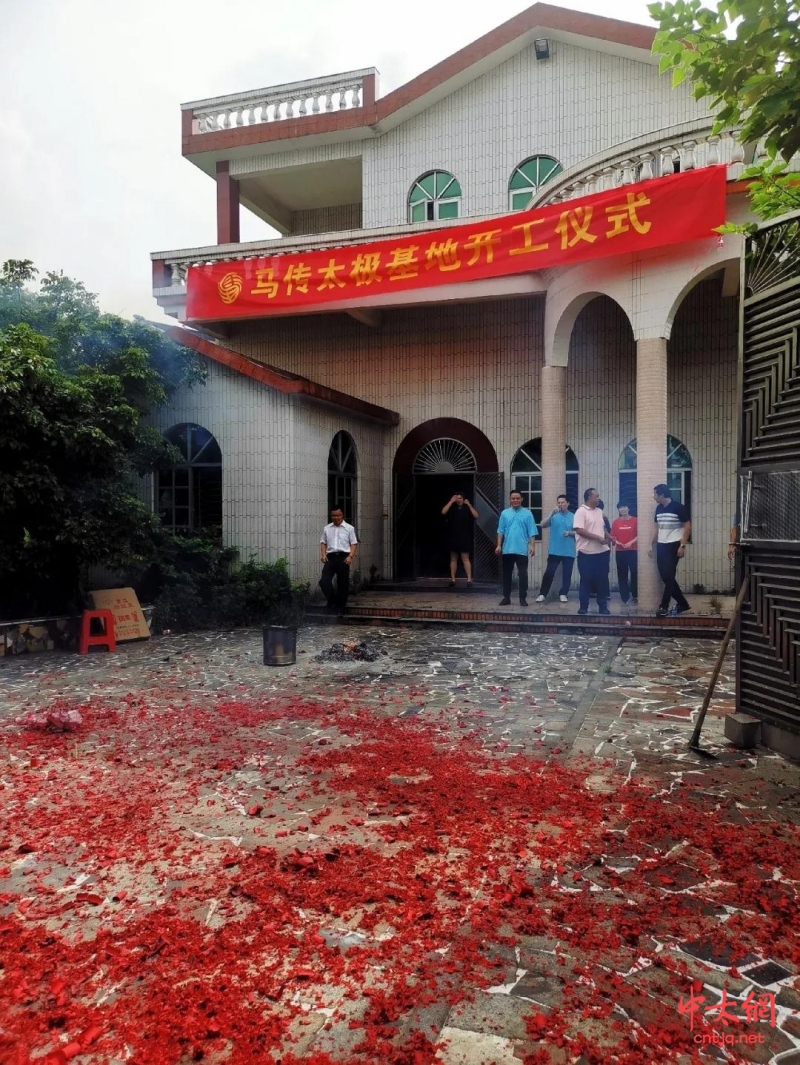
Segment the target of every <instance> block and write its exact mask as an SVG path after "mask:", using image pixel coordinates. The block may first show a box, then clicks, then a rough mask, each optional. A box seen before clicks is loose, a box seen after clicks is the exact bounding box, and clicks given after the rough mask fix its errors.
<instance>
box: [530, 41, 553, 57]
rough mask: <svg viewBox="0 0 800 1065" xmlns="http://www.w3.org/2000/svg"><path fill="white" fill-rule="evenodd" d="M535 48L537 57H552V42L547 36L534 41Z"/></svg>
mask: <svg viewBox="0 0 800 1065" xmlns="http://www.w3.org/2000/svg"><path fill="white" fill-rule="evenodd" d="M533 50H534V52H535V53H536V58H537V59H549V58H550V42H549V41H548V39H547V38H546V37H541V38H540V39H539V40H538V41H534V42H533Z"/></svg>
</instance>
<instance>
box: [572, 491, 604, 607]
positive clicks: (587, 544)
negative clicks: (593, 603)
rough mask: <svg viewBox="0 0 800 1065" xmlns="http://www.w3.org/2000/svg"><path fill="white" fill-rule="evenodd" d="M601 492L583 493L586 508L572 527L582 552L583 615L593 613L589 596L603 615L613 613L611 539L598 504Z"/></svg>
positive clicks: (580, 552)
mask: <svg viewBox="0 0 800 1065" xmlns="http://www.w3.org/2000/svg"><path fill="white" fill-rule="evenodd" d="M599 502H600V493H599V492H598V491H597V489H596V488H587V489H586V491H585V492H584V493H583V506H582V507H578V512H577V513H576V515H575V520H574V521H573V524H572V529H573V532H574V533H575V545H576V547H577V549H578V573H579V574H580V577H581V581H580V588H579V591H578V599H579V600H580V609H579V610H578V613H579V614H588V613H589V596H590V595H593V594H594V595H596V596H597V606H598V609H599V611H600V613H601V614H610V613H611V611H610V610H609V609H608V597H609V594H610V593H609V589H608V566H609V562H610V559H611V537H610V536H609V535H608V532H607V531H606V526H605V522H604V521H603V512H602V510H600V509H599V507H598V506H597V504H598V503H599Z"/></svg>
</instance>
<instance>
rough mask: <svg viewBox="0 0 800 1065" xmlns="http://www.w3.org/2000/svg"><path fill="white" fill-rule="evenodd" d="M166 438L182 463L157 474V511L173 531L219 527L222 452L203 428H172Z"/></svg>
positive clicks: (185, 426) (184, 425) (189, 426)
mask: <svg viewBox="0 0 800 1065" xmlns="http://www.w3.org/2000/svg"><path fill="white" fill-rule="evenodd" d="M164 436H165V438H166V439H167V440H168V441H169V443H170V444H172V445H173V447H176V448H177V449H178V451H180V453H181V458H182V461H181V462H180V463H178V464H177V465H176V466H172V467H170V468H169V469H163V470H158V471H157V472H156V507H157V509H158V514H159V517H160V518H161V521H162V522H163V524H164V525H166V526H167V528H170V529H172V530H173V531H184V530H188V529H206V530H213V529H219V530H220V531H221V527H222V452H221V451H220V448H219V444H218V443H217V441H216V440H215V439H214V437H213V436H212V435H211V433H210V432H209V431H208V429H204V428H203V427H202V425H195V424H194V423H193V422H186V423H185V424H183V425H174V426H173V427H172V428H171V429H169V430H168V431H167V432H166V433H164Z"/></svg>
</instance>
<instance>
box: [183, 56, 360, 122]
mask: <svg viewBox="0 0 800 1065" xmlns="http://www.w3.org/2000/svg"><path fill="white" fill-rule="evenodd" d="M376 75H377V71H376V70H375V68H374V67H368V68H366V69H364V70H350V71H347V72H346V73H344V74H332V75H331V76H330V77H327V78H315V79H313V80H311V81H293V82H289V83H288V84H286V85H272V86H270V87H269V88H267V89H256V90H255V91H252V92H240V93H236V94H234V95H233V96H214V97H210V98H209V99H207V100H194V101H192V102H191V103H188V104H181V110H182V111H190V112H191V115H192V133H193V134H196V133H213V132H215V131H217V130H221V129H233V128H234V127H236V126H253V125H259V124H261V123H265V122H285V121H287V120H288V119H292V118H302V117H303V116H304V115H319V114H329V113H331V112H334V111H351V110H352V109H353V108H357V107H363V106H364V95H365V94H364V81H365V79H366V78H371V79H373V84H374V78H375V77H376ZM367 95H368V96H369V95H372V96H374V92H373V93H371V94H367Z"/></svg>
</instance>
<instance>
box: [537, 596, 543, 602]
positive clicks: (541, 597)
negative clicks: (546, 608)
mask: <svg viewBox="0 0 800 1065" xmlns="http://www.w3.org/2000/svg"><path fill="white" fill-rule="evenodd" d="M536 602H537V603H543V602H544V596H543V595H537V596H536Z"/></svg>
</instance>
